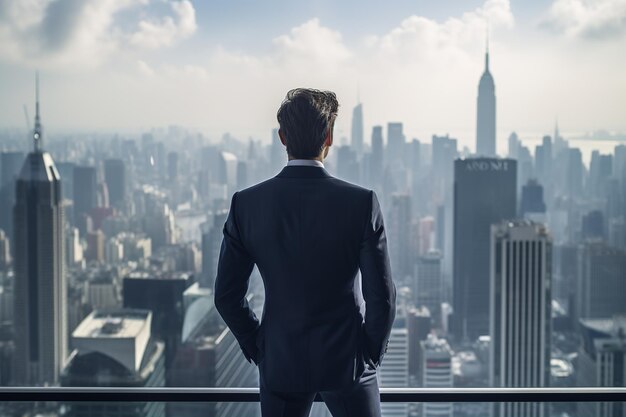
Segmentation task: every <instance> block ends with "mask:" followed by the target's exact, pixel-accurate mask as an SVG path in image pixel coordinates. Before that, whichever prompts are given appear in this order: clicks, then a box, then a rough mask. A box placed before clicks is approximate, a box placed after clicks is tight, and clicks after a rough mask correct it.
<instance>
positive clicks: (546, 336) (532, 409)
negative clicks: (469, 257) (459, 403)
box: [489, 220, 552, 417]
mask: <svg viewBox="0 0 626 417" xmlns="http://www.w3.org/2000/svg"><path fill="white" fill-rule="evenodd" d="M551 279H552V239H551V237H550V236H549V234H548V232H547V230H546V228H545V226H543V225H541V224H539V223H533V222H530V221H527V220H521V221H515V222H513V221H504V222H502V223H500V224H497V225H493V226H492V228H491V292H490V308H491V318H490V328H491V331H490V334H491V344H490V366H489V370H490V374H489V386H491V387H507V388H515V387H546V386H548V384H549V383H550V352H551V351H550V335H551V331H552V329H551V315H552V296H551ZM492 410H493V415H494V416H502V417H533V416H537V417H543V416H545V415H547V414H546V408H545V404H541V403H513V402H505V403H495V404H493V408H492Z"/></svg>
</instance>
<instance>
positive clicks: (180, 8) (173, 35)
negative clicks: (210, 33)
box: [130, 0, 197, 49]
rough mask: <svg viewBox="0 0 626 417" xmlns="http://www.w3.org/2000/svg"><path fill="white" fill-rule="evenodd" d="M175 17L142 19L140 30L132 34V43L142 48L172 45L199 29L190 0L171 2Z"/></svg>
mask: <svg viewBox="0 0 626 417" xmlns="http://www.w3.org/2000/svg"><path fill="white" fill-rule="evenodd" d="M170 6H171V8H172V12H173V13H174V15H175V17H172V16H165V17H164V18H163V19H161V20H142V21H140V22H139V24H138V26H139V30H138V31H137V32H135V33H133V34H132V35H131V36H130V43H131V44H133V45H135V46H139V47H142V48H149V49H156V48H161V47H164V46H170V45H172V44H173V43H175V42H178V41H179V40H182V39H185V38H187V37H189V36H191V35H193V34H194V32H195V31H196V29H197V24H196V11H195V9H194V7H193V5H192V4H191V2H190V1H188V0H182V1H177V2H172V3H170Z"/></svg>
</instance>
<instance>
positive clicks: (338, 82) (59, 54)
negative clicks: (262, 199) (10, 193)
mask: <svg viewBox="0 0 626 417" xmlns="http://www.w3.org/2000/svg"><path fill="white" fill-rule="evenodd" d="M625 16H626V3H625V2H624V1H621V0H601V1H593V2H591V1H580V0H557V1H554V2H550V1H532V2H522V1H513V2H509V1H507V0H488V1H486V2H482V1H464V2H458V1H457V2H455V1H452V2H409V1H400V2H394V3H392V4H389V3H379V2H356V1H352V2H341V4H334V3H332V4H331V3H330V2H327V1H316V2H307V4H295V3H292V2H288V1H274V2H271V3H267V2H264V3H263V4H262V5H261V4H255V3H253V2H244V1H235V2H209V3H205V2H193V3H192V2H190V1H188V0H184V1H170V2H166V1H148V0H112V1H106V2H100V1H84V2H76V1H70V0H57V1H30V2H22V1H20V2H3V3H2V5H0V79H1V80H3V81H4V82H3V83H2V84H3V94H2V97H0V126H1V127H3V128H19V129H25V124H24V115H23V108H22V105H23V104H27V105H28V106H29V110H30V112H31V113H32V112H33V111H34V109H32V104H31V103H32V98H33V94H32V82H33V81H32V80H33V73H34V70H35V69H37V68H38V69H39V70H40V71H41V72H42V73H43V74H45V76H44V77H43V78H42V85H43V86H45V94H44V96H43V97H42V99H43V104H42V106H43V107H42V108H43V109H44V110H45V114H46V127H47V129H48V130H47V131H48V133H49V134H50V135H54V133H55V132H67V131H81V132H84V131H96V130H100V131H107V132H116V131H120V132H128V131H133V132H141V131H142V130H145V129H147V128H151V127H154V126H167V125H171V124H175V125H181V126H185V127H189V128H195V129H198V130H200V131H202V132H204V133H206V134H208V135H209V137H212V138H214V139H219V137H221V135H222V134H223V133H224V132H230V133H231V134H233V135H234V136H235V137H240V138H242V139H246V138H248V137H254V138H257V139H262V140H264V141H267V140H269V137H270V134H269V132H270V131H271V129H272V128H273V127H275V124H276V123H275V107H276V103H277V102H280V100H281V99H282V97H283V95H284V93H285V91H286V90H288V89H289V88H292V87H294V86H298V85H303V84H304V85H309V86H313V87H318V88H327V89H331V90H334V91H336V92H337V94H338V97H339V99H340V103H341V105H342V107H341V109H340V116H339V119H338V121H337V128H336V136H337V137H338V138H341V137H349V135H350V109H351V108H352V107H353V106H354V105H355V104H356V102H357V98H360V100H361V101H362V102H363V103H364V123H365V131H366V132H369V131H370V130H371V126H372V125H376V124H381V123H385V122H387V121H393V120H397V121H402V122H403V123H404V125H405V131H406V135H407V137H409V138H410V137H418V138H419V139H420V140H424V139H428V138H429V137H430V136H431V135H432V134H443V133H446V132H449V133H450V134H451V135H454V136H455V137H458V139H459V143H460V145H462V146H468V147H469V148H470V149H473V138H474V133H475V131H474V129H475V113H474V111H471V110H470V109H473V108H474V107H475V103H476V90H475V82H473V81H471V80H475V79H477V77H478V76H479V75H480V73H481V70H482V67H483V51H484V49H485V42H486V34H487V32H489V48H490V51H491V57H492V58H491V69H492V72H493V74H494V76H495V77H496V79H497V81H498V82H497V88H496V96H497V98H498V106H497V112H498V135H497V138H498V144H499V145H498V149H499V151H503V150H504V148H503V146H504V145H503V144H504V143H505V141H506V137H507V136H508V134H509V133H510V132H511V131H517V132H518V133H520V136H521V137H522V138H525V137H526V136H532V137H536V138H539V137H540V135H541V134H542V133H544V132H547V131H551V130H552V128H553V126H554V123H555V120H556V119H557V118H558V120H559V125H560V126H561V130H562V132H564V134H565V135H566V136H570V137H572V136H579V135H581V134H584V133H585V132H591V131H594V130H597V129H606V130H607V131H612V132H624V131H626V121H625V119H624V117H623V116H624V112H623V109H624V108H626V94H624V92H625V91H626V77H624V76H623V68H624V67H626V52H625V51H626V48H625V47H624V46H625V39H626V38H625V35H626V29H625V25H624V24H623V20H624V18H625ZM501 153H504V152H501Z"/></svg>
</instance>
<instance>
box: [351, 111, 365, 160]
mask: <svg viewBox="0 0 626 417" xmlns="http://www.w3.org/2000/svg"><path fill="white" fill-rule="evenodd" d="M350 135H351V140H350V146H351V147H352V149H353V150H354V152H355V153H356V154H357V155H358V156H360V155H361V154H362V153H363V104H361V103H359V104H357V105H356V107H354V110H352V129H351V131H350Z"/></svg>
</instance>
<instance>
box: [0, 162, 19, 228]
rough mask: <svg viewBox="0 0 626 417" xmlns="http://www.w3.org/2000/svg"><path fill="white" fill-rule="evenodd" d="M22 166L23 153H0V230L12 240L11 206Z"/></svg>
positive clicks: (13, 202)
mask: <svg viewBox="0 0 626 417" xmlns="http://www.w3.org/2000/svg"><path fill="white" fill-rule="evenodd" d="M23 164H24V153H23V152H1V153H0V229H3V230H4V231H5V232H6V234H7V236H8V237H9V239H13V206H14V205H15V181H16V180H17V177H18V175H19V172H20V168H21V167H22V165H23Z"/></svg>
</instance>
